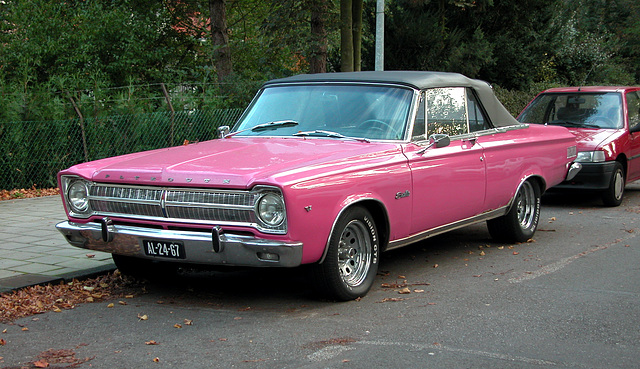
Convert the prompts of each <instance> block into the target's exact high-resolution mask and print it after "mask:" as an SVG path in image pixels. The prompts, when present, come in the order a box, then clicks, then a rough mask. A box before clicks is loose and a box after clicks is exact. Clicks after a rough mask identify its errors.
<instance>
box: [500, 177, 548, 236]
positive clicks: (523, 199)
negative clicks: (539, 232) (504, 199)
mask: <svg viewBox="0 0 640 369" xmlns="http://www.w3.org/2000/svg"><path fill="white" fill-rule="evenodd" d="M540 197H541V190H540V187H539V186H538V184H537V183H535V182H534V181H531V180H528V181H525V182H524V183H523V184H522V186H520V189H518V193H517V194H516V198H515V200H514V203H513V204H512V205H511V209H510V210H509V212H508V213H507V214H505V215H503V216H501V217H500V218H496V219H491V220H488V221H487V227H488V228H489V233H490V234H491V237H493V238H494V239H496V240H499V241H505V242H524V241H526V240H528V239H530V238H531V237H533V234H534V233H535V232H536V228H537V227H538V220H539V219H540Z"/></svg>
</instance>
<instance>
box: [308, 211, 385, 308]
mask: <svg viewBox="0 0 640 369" xmlns="http://www.w3.org/2000/svg"><path fill="white" fill-rule="evenodd" d="M379 242H380V237H379V236H378V228H377V226H376V223H375V221H374V218H373V217H372V216H371V213H370V212H369V211H368V210H367V209H366V208H364V207H361V206H352V207H350V208H348V209H346V210H345V211H344V212H343V214H342V215H340V217H338V219H337V221H336V224H335V226H334V228H333V231H332V232H331V236H330V237H329V240H328V243H327V251H326V256H325V258H324V260H323V261H322V262H320V263H318V264H314V265H312V266H311V269H310V271H311V272H312V281H313V284H314V285H315V287H316V289H317V290H318V292H320V293H321V294H322V295H323V296H324V297H327V298H329V299H332V300H340V301H347V300H353V299H357V298H359V297H362V296H364V295H366V294H367V292H368V291H369V290H370V289H371V286H373V282H374V280H375V278H376V274H377V272H378V262H379V259H380V244H379Z"/></svg>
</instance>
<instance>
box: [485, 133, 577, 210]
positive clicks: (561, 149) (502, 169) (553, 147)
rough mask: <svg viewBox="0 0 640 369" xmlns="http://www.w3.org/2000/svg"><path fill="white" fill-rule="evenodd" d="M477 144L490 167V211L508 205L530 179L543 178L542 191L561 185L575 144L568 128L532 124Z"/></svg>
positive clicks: (487, 199) (486, 205)
mask: <svg viewBox="0 0 640 369" xmlns="http://www.w3.org/2000/svg"><path fill="white" fill-rule="evenodd" d="M478 143H479V144H480V145H482V147H483V148H484V156H485V163H486V168H487V176H486V178H487V193H486V200H485V209H486V210H487V211H488V210H493V209H497V208H500V207H502V206H505V205H507V204H509V202H510V201H511V199H513V198H514V196H515V194H516V191H517V190H518V188H519V186H520V184H521V183H522V182H523V181H524V180H525V179H527V178H529V177H539V178H541V179H542V181H543V187H542V188H541V190H542V191H544V190H546V189H547V188H549V187H551V186H554V185H556V184H559V183H560V182H562V181H563V180H564V178H565V176H566V174H567V169H568V166H569V165H570V163H571V162H572V161H573V159H574V158H567V149H568V148H569V147H571V146H575V145H576V142H575V137H574V136H573V135H572V134H571V133H570V132H569V131H568V130H567V129H566V128H563V127H556V126H541V125H533V124H532V125H529V126H528V127H526V128H519V129H513V130H508V131H506V132H500V133H495V134H492V135H487V136H480V137H478Z"/></svg>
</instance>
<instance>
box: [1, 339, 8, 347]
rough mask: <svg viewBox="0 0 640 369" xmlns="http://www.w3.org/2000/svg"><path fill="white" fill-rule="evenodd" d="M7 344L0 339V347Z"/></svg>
mask: <svg viewBox="0 0 640 369" xmlns="http://www.w3.org/2000/svg"><path fill="white" fill-rule="evenodd" d="M6 344H7V341H5V340H4V338H0V346H4V345H6Z"/></svg>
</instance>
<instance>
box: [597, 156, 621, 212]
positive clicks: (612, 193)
mask: <svg viewBox="0 0 640 369" xmlns="http://www.w3.org/2000/svg"><path fill="white" fill-rule="evenodd" d="M622 196H624V168H623V167H622V164H620V163H619V162H616V164H615V166H614V167H613V176H611V182H609V188H607V189H606V190H604V192H603V193H602V202H603V203H604V205H605V206H619V205H620V204H622Z"/></svg>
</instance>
